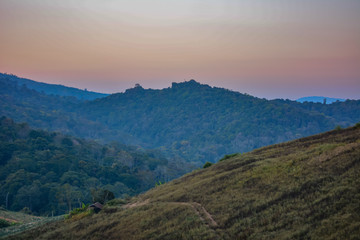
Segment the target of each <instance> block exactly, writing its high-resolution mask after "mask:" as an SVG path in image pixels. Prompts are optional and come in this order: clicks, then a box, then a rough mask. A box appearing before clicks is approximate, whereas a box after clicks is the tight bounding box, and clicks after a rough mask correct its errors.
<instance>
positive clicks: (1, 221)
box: [0, 218, 11, 228]
mask: <svg viewBox="0 0 360 240" xmlns="http://www.w3.org/2000/svg"><path fill="white" fill-rule="evenodd" d="M9 226H11V223H10V222H8V221H6V220H5V219H1V218H0V228H6V227H9Z"/></svg>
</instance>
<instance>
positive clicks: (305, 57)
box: [0, 0, 360, 99]
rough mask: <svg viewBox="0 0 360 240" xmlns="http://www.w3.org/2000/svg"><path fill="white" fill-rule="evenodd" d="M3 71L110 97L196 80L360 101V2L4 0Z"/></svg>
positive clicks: (0, 31) (260, 93) (273, 93)
mask: <svg viewBox="0 0 360 240" xmlns="http://www.w3.org/2000/svg"><path fill="white" fill-rule="evenodd" d="M0 72H7V73H13V74H15V75H18V76H20V77H26V78H30V79H33V80H36V81H42V82H47V83H57V84H63V85H67V86H73V87H78V88H82V89H84V88H87V89H88V90H92V91H98V92H106V93H113V92H122V91H124V90H125V89H127V88H130V87H133V86H134V84H135V83H139V84H141V85H142V86H143V87H144V88H165V87H169V86H170V85H171V83H172V82H182V81H184V79H185V80H189V79H195V80H197V81H199V82H201V83H204V84H209V85H211V86H218V87H225V88H228V89H232V90H236V91H239V92H243V93H249V94H251V95H254V96H257V97H265V98H269V99H272V98H289V99H296V98H299V97H303V96H314V95H318V96H328V97H340V98H351V99H360V1H359V0H271V1H269V0H216V1H215V0H206V1H205V0H181V1H180V0H152V1H149V0H131V1H130V0H129V1H122V0H76V1H74V0H0Z"/></svg>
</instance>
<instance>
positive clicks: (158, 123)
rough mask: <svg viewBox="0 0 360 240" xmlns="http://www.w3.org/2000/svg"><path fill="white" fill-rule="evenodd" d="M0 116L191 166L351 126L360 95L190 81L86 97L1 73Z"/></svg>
mask: <svg viewBox="0 0 360 240" xmlns="http://www.w3.org/2000/svg"><path fill="white" fill-rule="evenodd" d="M0 104H1V105H0V115H4V116H8V117H10V118H12V119H14V120H15V121H17V122H28V123H29V124H30V125H31V126H32V127H36V128H42V129H46V130H55V131H61V132H63V133H66V134H71V135H73V136H77V137H84V138H89V139H96V140H98V141H102V142H111V141H119V142H121V143H124V144H130V145H140V146H142V147H144V148H149V149H154V148H156V149H159V150H161V151H162V152H163V153H165V154H166V156H167V157H168V158H169V159H178V160H175V161H180V160H181V159H182V160H186V161H188V162H191V163H193V164H196V165H198V166H199V165H201V164H203V163H204V162H206V161H211V162H215V161H217V160H218V159H219V158H221V157H222V156H224V155H225V154H229V153H233V152H247V151H250V150H252V149H255V148H259V147H262V146H266V145H270V144H274V143H279V142H284V141H288V140H292V139H296V138H300V137H304V136H309V135H312V134H316V133H320V132H324V131H327V130H330V129H334V128H335V127H336V126H338V125H340V126H342V127H346V126H350V125H353V124H355V123H357V122H359V121H360V101H359V100H346V101H344V102H335V103H333V104H319V103H311V102H305V103H299V102H295V101H290V100H279V99H277V100H271V101H269V100H266V99H260V98H256V97H253V96H250V95H248V94H242V93H239V92H234V91H230V90H227V89H223V88H217V87H210V86H208V85H204V84H200V83H198V82H196V81H195V80H191V81H187V82H182V83H173V84H172V86H171V87H169V88H165V89H162V90H152V89H143V88H142V87H141V86H136V87H134V88H132V89H128V90H126V91H125V92H124V93H117V94H112V95H109V96H106V97H102V98H98V99H95V100H92V101H83V100H79V99H76V98H74V97H67V96H55V95H47V94H44V93H41V92H38V91H35V90H32V89H29V88H27V87H26V86H19V85H18V84H17V83H16V82H15V81H14V78H12V77H6V76H5V77H3V78H0Z"/></svg>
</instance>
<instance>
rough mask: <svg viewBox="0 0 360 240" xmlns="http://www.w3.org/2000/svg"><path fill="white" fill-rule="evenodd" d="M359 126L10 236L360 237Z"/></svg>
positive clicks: (231, 160) (229, 161) (223, 163)
mask: <svg viewBox="0 0 360 240" xmlns="http://www.w3.org/2000/svg"><path fill="white" fill-rule="evenodd" d="M359 173H360V125H359V124H357V125H356V126H355V127H351V128H348V129H343V130H334V131H331V132H326V133H323V134H320V135H315V136H311V137H307V138H302V139H298V140H295V141H291V142H286V143H281V144H277V145H272V146H268V147H263V148H260V149H257V150H254V151H252V152H249V153H245V154H235V155H233V156H227V157H226V158H224V159H222V160H220V162H218V163H216V164H214V165H212V166H210V167H207V168H205V169H202V170H196V171H194V172H192V173H190V174H187V175H185V176H183V177H181V178H179V179H176V180H174V181H172V182H169V183H167V184H164V185H160V186H158V187H155V188H153V189H151V190H150V191H148V192H146V193H144V194H141V195H139V196H137V197H135V198H133V199H131V200H130V201H129V202H127V203H126V202H125V201H124V200H121V199H117V200H113V201H110V202H109V203H108V204H107V206H105V208H104V209H103V210H102V211H101V212H100V213H98V214H92V215H91V213H90V214H89V215H91V216H88V215H79V216H78V217H76V215H75V216H74V217H73V218H71V219H69V220H65V221H60V222H56V223H50V224H47V225H44V226H42V227H39V228H37V229H34V230H30V231H27V232H25V233H23V234H20V235H17V236H14V237H10V238H9V239H33V238H34V237H35V236H36V238H37V239H357V238H358V236H359V235H360V214H359V213H360V208H359V206H360V188H359V186H360V178H359Z"/></svg>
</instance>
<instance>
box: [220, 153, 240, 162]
mask: <svg viewBox="0 0 360 240" xmlns="http://www.w3.org/2000/svg"><path fill="white" fill-rule="evenodd" d="M238 154H239V153H233V154H227V155H225V156H224V157H223V158H222V159H220V160H219V162H221V161H224V160H226V159H229V158H232V157H235V156H237V155H238Z"/></svg>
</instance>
